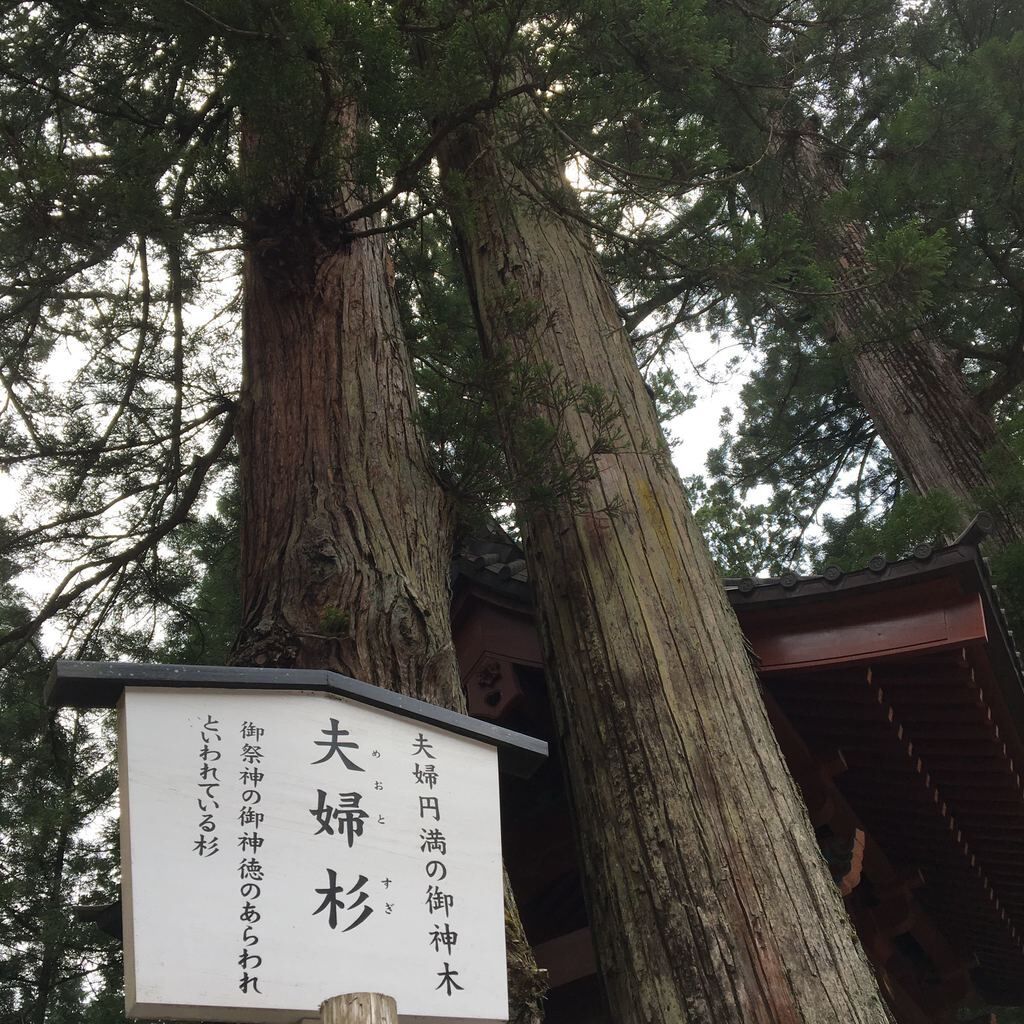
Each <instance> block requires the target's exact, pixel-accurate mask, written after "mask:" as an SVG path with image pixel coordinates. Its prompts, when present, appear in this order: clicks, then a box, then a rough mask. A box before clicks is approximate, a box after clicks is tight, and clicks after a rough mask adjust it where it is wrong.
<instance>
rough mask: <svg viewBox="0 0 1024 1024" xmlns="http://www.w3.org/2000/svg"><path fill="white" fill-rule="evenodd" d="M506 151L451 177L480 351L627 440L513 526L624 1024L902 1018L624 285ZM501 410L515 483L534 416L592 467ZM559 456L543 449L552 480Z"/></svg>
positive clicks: (452, 160)
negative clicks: (833, 868) (780, 728)
mask: <svg viewBox="0 0 1024 1024" xmlns="http://www.w3.org/2000/svg"><path fill="white" fill-rule="evenodd" d="M497 134H498V132H497V130H496V129H492V128H491V127H490V126H484V125H483V124H482V123H481V124H480V125H478V127H477V128H476V129H473V130H467V131H465V132H463V133H462V134H461V135H460V137H459V138H458V139H457V140H455V141H454V142H453V143H452V144H451V145H449V146H448V147H447V149H446V151H445V154H444V160H443V167H442V170H443V174H444V178H445V182H446V185H447V190H448V194H449V196H450V199H451V207H452V213H453V217H454V219H455V221H456V223H457V230H458V233H459V235H460V247H461V251H462V254H463V258H464V263H465V267H466V273H467V277H468V279H469V282H470V286H471V290H472V293H473V297H474V301H475V305H476V310H477V314H478V317H479V324H480V329H481V333H482V339H483V345H484V348H485V352H486V354H487V355H488V356H489V357H490V358H491V359H492V360H493V362H494V364H495V366H496V367H498V368H499V371H498V372H499V379H500V374H501V373H503V372H505V371H504V370H501V369H500V368H502V367H508V366H511V367H514V368H515V370H516V372H521V371H522V370H523V369H524V368H529V367H532V368H534V369H536V370H537V372H538V375H539V376H541V377H544V376H547V377H549V378H550V377H552V376H554V377H555V378H558V379H560V380H561V381H562V382H563V384H564V388H565V389H568V390H577V389H579V390H580V391H581V392H582V391H583V390H588V391H589V393H590V394H592V395H593V394H597V393H600V394H603V395H604V396H606V398H607V399H608V400H610V401H611V402H612V403H614V404H615V405H616V406H617V407H618V409H619V412H620V418H619V429H620V431H621V435H622V436H621V439H620V444H619V445H617V446H616V450H615V451H612V452H609V453H607V454H600V455H597V456H596V470H597V472H596V476H594V478H593V479H591V480H590V481H589V482H585V484H584V486H583V489H582V495H581V501H580V503H579V504H578V505H577V507H575V508H573V507H569V506H568V505H566V504H565V503H563V504H561V505H558V504H555V505H552V506H548V507H542V506H535V507H533V508H527V507H526V506H524V507H522V508H521V509H520V513H521V520H522V521H523V523H524V527H525V536H526V551H527V558H528V564H529V570H530V574H531V578H532V580H533V582H534V587H535V591H536V599H537V606H538V609H539V613H540V618H541V623H542V628H543V635H544V640H545V644H546V657H547V664H548V667H549V670H550V681H551V689H552V700H553V704H554V707H555V712H556V717H557V721H558V724H559V730H560V735H561V742H562V747H563V751H564V757H565V761H566V765H567V773H568V778H569V782H570V788H571V797H572V803H573V806H574V813H575V818H576V822H577V828H578V838H579V843H578V847H579V850H580V854H581V857H582V867H583V874H584V885H585V890H586V893H587V897H588V902H589V909H590V915H591V921H592V926H593V933H594V937H595V944H596V949H597V954H598V961H599V964H600V971H601V974H602V976H603V978H604V981H605V983H606V987H607V991H608V997H609V1001H610V1009H611V1019H612V1020H614V1021H616V1024H682V1022H694V1024H696V1022H700V1024H707V1022H709V1021H714V1022H715V1024H728V1022H735V1024H755V1022H764V1024H768V1022H772V1024H780V1022H797V1021H802V1022H808V1024H810V1022H812V1021H813V1022H814V1024H826V1022H835V1024H851V1022H872V1024H880V1022H883V1021H888V1020H890V1017H889V1014H888V1011H887V1010H886V1008H885V1006H884V1004H883V1002H882V1000H881V998H880V996H879V993H878V988H877V986H876V983H875V979H874V976H873V974H872V972H871V970H870V968H869V966H868V964H867V961H866V960H865V958H864V955H863V953H862V952H861V949H860V947H859V945H858V943H857V940H856V938H855V936H854V933H853V930H852V928H851V926H850V923H849V921H848V919H847V917H846V914H845V912H844V910H843V907H842V904H841V902H840V899H839V896H838V894H837V892H836V890H835V887H834V885H833V884H832V881H831V878H830V877H829V875H828V873H827V871H826V870H825V867H824V864H823V861H822V858H821V855H820V853H819V851H818V847H817V844H816V842H815V838H814V834H813V832H812V829H811V826H810V823H809V821H808V819H807V815H806V812H805V810H804V807H803V804H802V802H801V800H800V797H799V795H798V793H797V791H796V788H795V786H794V784H793V782H792V780H791V779H790V777H789V775H788V773H787V770H786V767H785V764H784V762H783V759H782V756H781V753H780V751H779V748H778V745H777V743H776V741H775V738H774V735H773V732H772V729H771V726H770V724H769V722H768V718H767V715H766V712H765V708H764V704H763V702H762V700H761V696H760V694H759V691H758V684H757V680H756V678H755V675H754V672H753V670H752V668H751V666H750V664H749V661H748V658H747V654H746V651H745V649H744V645H743V641H742V638H741V635H740V631H739V627H738V625H737V622H736V619H735V616H734V615H733V613H732V611H731V609H730V607H729V606H728V604H727V602H726V599H725V595H724V593H723V590H722V586H721V583H720V581H719V579H718V577H717V574H716V572H715V570H714V567H713V565H712V562H711V558H710V556H709V554H708V550H707V546H706V545H705V543H704V541H703V539H702V538H701V536H700V534H699V532H698V530H697V529H696V527H695V525H694V522H693V519H692V516H691V514H690V511H689V509H688V507H687V504H686V500H685V498H684V494H683V489H682V486H681V483H680V481H679V478H678V476H677V474H676V473H675V471H674V470H673V469H672V468H671V466H670V465H669V464H668V463H667V461H666V460H665V459H664V458H663V457H662V456H661V455H659V453H661V452H662V444H663V439H662V435H661V431H660V427H659V424H658V421H657V417H656V415H655V410H654V407H653V404H652V402H651V400H650V398H649V397H648V394H647V392H646V390H645V387H644V384H643V381H642V379H641V377H640V374H639V372H638V370H637V367H636V365H635V362H634V360H633V356H632V351H631V349H630V345H629V341H628V338H627V336H626V333H625V332H624V330H623V329H622V324H621V320H620V318H619V315H618V312H617V309H616V303H615V299H614V296H613V294H612V292H611V289H610V288H609V287H608V285H607V283H606V282H605V281H604V280H603V278H602V276H601V273H600V270H599V268H598V265H597V262H596V259H595V257H594V253H593V250H592V247H591V245H590V243H589V240H588V239H587V238H586V237H584V235H583V234H582V233H581V232H580V230H579V229H578V228H577V226H576V225H574V224H573V223H572V222H571V221H570V220H569V219H568V218H566V217H565V216H564V215H561V214H559V213H558V212H557V210H556V209H553V208H552V207H551V205H549V204H548V203H546V202H545V200H544V198H542V196H541V195H540V192H539V190H538V189H540V191H543V192H552V191H558V190H560V189H561V188H562V187H563V183H562V182H561V178H560V176H559V174H558V173H557V172H556V171H550V172H549V173H546V174H543V175H541V174H539V172H537V171H536V169H534V170H532V171H531V175H530V177H529V178H527V177H526V176H524V175H523V174H521V173H519V172H518V171H517V170H515V169H513V167H512V165H511V163H510V162H509V161H508V160H507V159H506V157H505V156H504V155H503V154H502V153H501V152H500V151H499V149H498V148H497V147H496V145H495V143H494V139H495V137H497ZM538 177H542V178H543V180H542V181H540V182H538ZM569 202H571V198H569V197H565V200H564V202H562V203H560V204H555V206H556V207H562V208H564V207H565V204H566V203H569ZM511 393H512V390H511V389H507V388H501V387H499V388H497V389H496V393H495V396H494V397H495V400H496V402H497V403H498V406H499V409H500V415H501V418H502V421H503V422H502V426H503V429H504V432H505V435H506V438H507V439H508V442H507V449H508V450H507V454H508V458H509V460H510V461H511V463H512V464H513V465H514V466H516V465H517V462H518V465H517V469H518V470H519V471H520V473H521V474H523V475H527V474H536V473H537V472H538V471H540V472H543V471H544V470H543V469H540V470H538V467H537V466H536V465H524V464H523V463H522V459H521V453H520V450H519V449H518V446H517V444H516V440H515V439H516V438H517V436H521V431H522V428H523V424H524V423H525V424H528V423H529V422H530V421H531V420H536V419H540V420H547V421H548V422H549V425H550V426H551V427H552V429H556V428H557V429H558V430H561V431H563V432H564V434H565V435H567V436H568V437H571V439H572V441H573V442H574V444H575V448H576V450H577V451H578V452H587V451H590V450H592V448H593V446H594V445H593V442H594V440H595V438H594V434H595V432H596V427H595V424H594V422H593V420H592V419H591V417H589V416H588V415H587V414H586V413H584V412H582V411H581V410H580V409H579V408H577V409H575V410H573V409H570V410H569V411H568V412H565V411H564V410H560V409H552V408H551V407H550V405H549V404H548V403H546V402H545V401H543V400H540V399H539V400H537V401H536V402H535V403H534V404H533V405H532V406H531V407H529V408H523V407H522V406H521V405H518V404H517V403H516V401H515V400H512V401H510V400H509V395H510V394H511ZM600 447H601V446H600V445H598V448H600ZM567 448H568V446H567V445H566V444H564V443H563V444H562V445H560V446H556V447H554V448H553V449H552V451H551V452H550V453H549V459H550V461H551V463H553V464H554V467H555V468H556V469H557V468H559V467H558V463H559V460H560V459H562V454H561V453H564V452H565V451H566V450H567ZM568 458H570V459H571V456H569V457H568ZM561 468H562V469H564V470H566V472H567V473H568V474H569V475H572V473H573V467H572V466H570V465H567V464H565V463H563V465H562V466H561ZM610 508H615V509H617V512H616V513H615V514H612V515H610V514H608V511H607V510H608V509H610Z"/></svg>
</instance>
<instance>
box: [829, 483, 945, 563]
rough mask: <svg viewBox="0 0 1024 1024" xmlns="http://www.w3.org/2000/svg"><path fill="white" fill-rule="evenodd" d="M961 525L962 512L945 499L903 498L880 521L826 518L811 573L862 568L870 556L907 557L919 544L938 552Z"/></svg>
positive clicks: (938, 494) (876, 518)
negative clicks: (828, 568) (835, 567)
mask: <svg viewBox="0 0 1024 1024" xmlns="http://www.w3.org/2000/svg"><path fill="white" fill-rule="evenodd" d="M962 523H963V510H962V509H961V508H959V507H958V505H957V503H956V502H955V501H954V500H953V498H951V497H950V496H949V495H948V494H944V493H942V492H941V491H933V492H931V493H930V494H927V495H919V494H903V495H901V496H900V497H899V498H897V499H896V500H895V501H894V502H893V504H892V506H891V507H890V508H888V509H886V510H885V513H884V514H882V515H876V516H874V517H870V518H869V517H860V519H859V521H858V518H857V517H854V516H850V517H849V518H845V519H840V518H834V517H832V516H829V515H826V516H825V517H824V522H823V532H824V540H823V541H822V543H821V546H820V550H819V553H818V557H817V559H816V562H817V563H818V564H817V568H818V569H823V568H824V567H825V565H838V566H839V567H840V568H842V569H845V570H848V571H849V570H851V569H860V568H863V567H864V566H865V565H867V563H868V562H869V561H870V560H871V558H872V557H873V556H874V555H877V554H883V555H885V556H886V558H888V559H889V560H890V561H895V560H896V559H899V558H907V557H909V556H910V555H911V554H912V553H913V551H914V548H916V547H917V546H918V545H920V544H927V545H931V546H938V547H941V546H942V545H943V544H944V543H945V542H946V539H947V538H953V537H955V536H956V535H957V533H958V532H959V527H960V525H961V524H962Z"/></svg>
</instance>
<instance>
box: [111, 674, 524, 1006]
mask: <svg viewBox="0 0 1024 1024" xmlns="http://www.w3.org/2000/svg"><path fill="white" fill-rule="evenodd" d="M120 710H121V743H120V748H121V801H122V804H121V820H122V824H121V829H122V840H121V841H122V863H123V875H124V915H125V991H126V1001H127V1012H128V1015H129V1016H134V1017H145V1018H154V1017H170V1018H178V1019H191V1020H220V1021H252V1022H257V1024H287V1022H292V1021H298V1020H300V1019H301V1018H303V1017H309V1016H314V1015H315V1014H316V1013H317V1012H318V1008H319V1005H320V1003H321V1002H322V1001H323V1000H324V999H327V998H329V997H330V996H334V995H340V994H342V993H345V992H383V993H385V994H387V995H391V996H394V997H395V999H396V1000H397V1003H398V1012H399V1015H400V1016H401V1017H402V1019H403V1021H406V1022H413V1021H416V1022H423V1024H427V1022H429V1024H442V1022H456V1021H465V1020H474V1021H481V1020H483V1021H504V1020H507V1019H508V1002H507V991H506V978H505V939H504V907H503V902H502V871H501V850H500V835H499V810H498V771H497V753H496V751H495V749H494V747H492V746H490V745H488V744H485V743H482V742H480V741H478V740H474V739H468V738H465V737H462V736H459V735H456V734H453V733H450V732H446V731H444V730H443V729H442V728H441V727H439V726H434V725H430V724H423V723H419V722H416V721H414V720H412V719H409V718H405V717H403V716H400V715H397V714H394V713H393V712H390V711H385V710H381V709H378V708H374V707H370V706H368V705H366V704H361V703H359V702H356V701H353V700H348V699H345V698H340V697H334V696H330V695H327V694H320V693H295V692H288V693H284V692H273V691H256V690H249V691H239V690H233V691H230V690H195V689H165V688H145V687H129V688H127V689H126V690H125V694H124V699H123V702H122V704H121V708H120Z"/></svg>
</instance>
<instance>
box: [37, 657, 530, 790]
mask: <svg viewBox="0 0 1024 1024" xmlns="http://www.w3.org/2000/svg"><path fill="white" fill-rule="evenodd" d="M126 686H160V687H166V688H168V689H185V690H188V689H193V690H194V689H216V690H284V691H292V692H310V691H313V692H319V693H328V694H333V695H334V696H337V697H347V698H349V699H350V700H356V701H359V702H360V703H361V704H368V705H370V706H371V707H376V708H381V709H383V710H385V711H390V712H392V713H393V714H397V715H402V716H404V717H405V718H411V719H413V720H414V721H418V722H423V723H425V724H427V725H434V726H437V727H438V728H441V729H445V730H447V731H448V732H454V733H457V734H458V735H460V736H466V737H468V738H470V739H475V740H480V741H481V742H483V743H489V744H490V745H491V746H494V747H497V748H498V759H499V763H500V765H501V767H502V768H503V769H504V770H506V771H508V772H510V773H511V774H513V775H521V776H529V775H532V774H533V772H534V771H536V769H537V768H539V767H540V765H541V764H542V763H543V761H544V759H545V758H546V757H547V756H548V745H547V743H545V742H544V741H543V740H538V739H534V738H533V737H532V736H524V735H522V734H521V733H518V732H513V731H512V730H511V729H505V728H502V727H501V726H499V725H492V724H491V723H489V722H481V721H480V720H479V719H476V718H470V717H469V715H461V714H459V713H458V712H455V711H449V710H448V709H447V708H441V707H437V706H436V705H434V704H428V703H426V702H425V701H422V700H416V699H415V698H414V697H406V696H405V695H404V694H400V693H395V692H394V691H393V690H385V689H383V688H382V687H380V686H371V685H370V684H369V683H364V682H362V681H360V680H358V679H351V678H349V677H348V676H343V675H341V674H339V673H337V672H327V671H323V670H320V669H294V668H293V669H277V668H237V667H225V666H222V665H140V664H135V663H132V662H120V661H58V662H57V664H56V665H55V666H54V669H53V673H52V674H51V676H50V680H49V682H48V683H47V686H46V699H47V702H48V703H49V704H51V705H53V706H55V707H76V708H112V707H115V706H116V705H117V702H118V700H119V699H120V696H121V694H122V692H123V691H124V689H125V687H126Z"/></svg>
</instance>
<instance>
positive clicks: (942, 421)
mask: <svg viewBox="0 0 1024 1024" xmlns="http://www.w3.org/2000/svg"><path fill="white" fill-rule="evenodd" d="M777 137H778V138H779V139H780V140H781V141H780V143H779V145H778V146H777V147H776V151H775V159H776V160H777V161H779V162H780V164H781V173H780V174H779V175H778V179H777V180H778V184H779V195H778V196H777V198H773V199H764V197H762V198H763V199H764V202H763V205H764V207H765V209H766V210H767V211H769V212H771V211H772V209H773V208H774V212H776V213H777V212H790V213H793V214H795V215H797V216H799V217H800V218H801V219H802V220H803V221H804V222H806V223H808V224H811V225H813V224H814V222H815V220H816V211H817V210H818V209H820V207H821V204H822V203H823V202H824V201H825V200H827V199H828V198H829V197H831V196H834V195H837V194H838V193H840V192H842V191H845V188H846V186H845V184H844V182H843V180H842V177H841V175H840V173H839V170H838V169H837V168H835V167H834V166H833V165H832V164H831V163H830V162H829V161H828V160H827V159H826V158H825V156H824V154H823V153H822V147H821V138H820V136H819V135H818V134H817V132H816V131H815V130H814V128H813V127H809V128H807V130H799V131H789V132H786V131H782V130H780V131H779V132H778V133H777ZM818 235H819V242H818V246H819V251H820V252H821V254H822V255H823V256H825V257H826V258H827V259H829V260H832V261H834V262H835V264H836V265H837V267H838V274H837V275H836V280H835V290H836V293H837V294H836V295H835V297H834V298H833V299H832V316H831V322H830V324H829V327H830V330H831V337H832V340H833V342H834V343H836V344H839V345H842V346H843V352H844V358H845V362H846V367H847V374H848V377H849V381H850V386H851V387H852V388H853V391H854V393H855V394H856V395H857V398H858V399H859V400H860V402H861V404H862V405H863V406H864V409H865V410H866V411H867V413H868V414H869V415H870V416H871V419H872V422H873V424H874V427H875V430H876V431H877V432H878V435H879V436H880V437H881V438H882V440H883V441H884V442H885V445H886V447H887V448H888V449H889V451H890V452H891V453H892V456H893V458H894V459H895V460H896V464H897V466H899V469H900V473H901V474H902V475H903V477H904V478H905V479H906V480H907V482H908V483H909V484H910V486H911V487H913V488H914V489H915V490H916V491H918V492H919V493H921V494H927V493H928V492H930V491H945V492H947V493H949V494H951V495H953V497H955V498H956V499H957V501H958V503H959V505H960V506H961V508H962V509H963V511H964V524H963V525H966V522H967V520H969V519H970V518H971V517H972V516H973V514H974V513H975V512H976V511H978V508H979V506H980V505H982V504H984V505H985V507H986V511H989V512H991V513H992V514H993V516H994V524H995V526H994V539H995V540H996V542H997V543H998V544H1000V545H1003V544H1008V543H1012V542H1016V541H1021V540H1024V522H1021V519H1020V516H1019V512H1018V511H1015V510H1013V509H1010V508H1003V507H1000V506H999V505H998V499H997V497H996V496H997V493H998V488H997V486H996V483H995V481H994V479H993V475H992V468H991V462H989V461H987V460H988V459H990V458H991V457H992V456H995V457H997V459H998V457H999V456H1002V457H1003V458H1004V459H1009V458H1012V456H1011V455H1010V452H1009V449H1008V448H1007V446H1006V444H1005V442H1004V441H1002V439H1001V438H1000V437H999V435H998V434H997V432H996V428H995V423H994V422H993V420H992V417H991V416H990V415H989V414H988V413H987V412H986V411H985V410H984V409H982V407H981V406H980V405H979V403H978V401H977V400H976V399H975V397H974V396H973V395H972V394H971V393H970V392H969V391H968V389H967V387H966V385H965V383H964V379H963V377H962V376H961V374H960V372H959V370H958V369H957V367H956V364H955V363H954V361H953V359H952V358H951V355H950V352H949V350H948V349H946V348H945V347H944V346H943V345H942V344H941V342H940V341H938V340H937V339H935V338H932V337H929V336H928V335H927V334H926V333H925V332H924V331H922V330H920V329H917V328H912V327H911V328H905V327H903V326H901V325H902V324H903V322H904V321H905V317H903V316H901V315H900V314H901V311H902V301H901V299H900V297H899V296H898V295H897V294H896V293H894V292H893V291H892V289H891V288H888V287H886V286H884V285H878V284H873V283H872V282H871V276H872V272H871V266H870V261H869V259H868V254H867V231H866V229H865V227H864V225H863V224H858V223H848V224H842V225H839V226H838V227H836V226H835V225H828V226H820V227H819V229H818Z"/></svg>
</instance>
